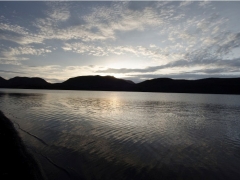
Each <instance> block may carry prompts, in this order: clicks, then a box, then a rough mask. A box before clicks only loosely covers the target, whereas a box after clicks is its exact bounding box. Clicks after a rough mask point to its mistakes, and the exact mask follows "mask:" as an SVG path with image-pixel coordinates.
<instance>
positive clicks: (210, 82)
mask: <svg viewBox="0 0 240 180" xmlns="http://www.w3.org/2000/svg"><path fill="white" fill-rule="evenodd" d="M137 86H138V88H137V89H138V91H145V92H176V93H207V94H240V78H207V79H200V80H173V79H169V78H157V79H152V80H147V81H144V82H141V83H138V84H137Z"/></svg>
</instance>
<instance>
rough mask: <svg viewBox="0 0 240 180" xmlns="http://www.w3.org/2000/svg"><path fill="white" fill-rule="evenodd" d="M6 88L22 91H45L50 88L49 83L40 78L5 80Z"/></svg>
mask: <svg viewBox="0 0 240 180" xmlns="http://www.w3.org/2000/svg"><path fill="white" fill-rule="evenodd" d="M5 87H6V88H20V89H21V88H22V89H45V88H49V87H50V83H48V82H46V81H45V80H44V79H41V78H37V77H34V78H29V77H14V78H12V79H9V80H5Z"/></svg>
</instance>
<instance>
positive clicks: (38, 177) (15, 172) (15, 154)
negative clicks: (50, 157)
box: [0, 111, 45, 180]
mask: <svg viewBox="0 0 240 180" xmlns="http://www.w3.org/2000/svg"><path fill="white" fill-rule="evenodd" d="M0 140H1V145H2V147H1V150H0V152H1V154H0V155H1V156H2V158H1V159H2V161H1V164H2V166H1V168H0V169H1V175H0V179H15V178H16V176H17V177H18V179H25V180H43V179H45V177H44V175H43V173H42V171H41V168H40V166H39V164H38V163H37V161H36V160H35V159H34V157H33V156H32V155H31V153H30V152H29V151H28V150H27V148H26V146H25V145H24V143H23V141H22V139H21V137H20V136H19V134H18V132H17V130H16V129H15V127H14V125H13V123H12V122H11V120H9V119H8V118H7V117H6V116H5V115H4V114H3V113H2V111H0Z"/></svg>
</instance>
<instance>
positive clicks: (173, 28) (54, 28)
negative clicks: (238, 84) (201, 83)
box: [0, 1, 240, 83]
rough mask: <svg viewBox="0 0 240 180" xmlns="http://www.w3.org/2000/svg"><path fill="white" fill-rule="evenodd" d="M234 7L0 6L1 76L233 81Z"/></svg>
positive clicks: (239, 50)
mask: <svg viewBox="0 0 240 180" xmlns="http://www.w3.org/2000/svg"><path fill="white" fill-rule="evenodd" d="M239 9H240V2H238V1H235V2H234V1H232V2H216V1H155V2H151V1H141V2H136V1H127V2H123V1H112V2H111V1H97V2H92V1H88V2H86V1H70V2H52V1H39V2H34V1H25V2H21V1H19V2H4V1H1V2H0V76H1V77H3V78H5V79H9V78H13V77H15V76H22V77H41V78H44V79H45V80H47V81H48V82H51V83H55V82H62V81H65V80H67V79H68V78H71V77H76V76H83V75H102V76H106V75H111V76H115V77H117V78H123V79H128V80H132V81H134V82H141V81H144V80H146V79H152V78H160V77H169V78H173V79H202V78H208V77H240V23H239V17H240V11H239Z"/></svg>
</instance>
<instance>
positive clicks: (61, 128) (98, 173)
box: [0, 89, 240, 180]
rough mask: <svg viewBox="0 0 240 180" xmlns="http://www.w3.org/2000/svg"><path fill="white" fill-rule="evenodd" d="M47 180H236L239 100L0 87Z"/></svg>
mask: <svg viewBox="0 0 240 180" xmlns="http://www.w3.org/2000/svg"><path fill="white" fill-rule="evenodd" d="M0 110H2V111H3V112H4V113H5V115H6V116H7V117H9V118H10V119H11V120H13V121H14V122H15V123H14V124H15V126H16V129H17V130H18V131H19V133H20V135H21V137H22V138H23V140H24V142H25V144H26V145H27V147H28V149H29V150H30V151H31V152H32V153H33V154H34V156H35V157H36V159H37V160H38V161H39V163H40V164H41V166H42V169H43V170H44V172H45V174H46V176H47V177H48V179H50V180H55V179H57V180H60V179H67V180H68V179H94V180H95V179H96V180H97V179H114V180H115V179H136V180H139V179H239V177H240V122H239V121H240V96H235V95H201V94H173V93H169V94H166V93H139V92H98V91H95V92H94V91H48V90H17V89H15V90H9V89H0Z"/></svg>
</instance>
